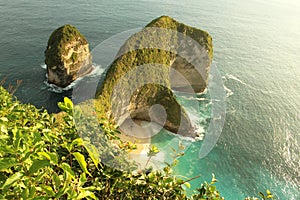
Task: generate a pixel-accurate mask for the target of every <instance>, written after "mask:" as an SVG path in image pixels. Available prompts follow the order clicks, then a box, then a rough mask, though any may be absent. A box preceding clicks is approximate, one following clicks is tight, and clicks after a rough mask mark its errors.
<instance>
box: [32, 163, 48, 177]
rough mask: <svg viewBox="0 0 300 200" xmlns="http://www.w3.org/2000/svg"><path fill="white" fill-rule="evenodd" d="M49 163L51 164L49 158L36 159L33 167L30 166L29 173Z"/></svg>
mask: <svg viewBox="0 0 300 200" xmlns="http://www.w3.org/2000/svg"><path fill="white" fill-rule="evenodd" d="M49 165H50V161H49V160H35V161H33V163H32V165H31V167H30V168H29V173H30V174H33V173H35V172H37V171H38V170H39V169H42V168H44V167H46V166H49Z"/></svg>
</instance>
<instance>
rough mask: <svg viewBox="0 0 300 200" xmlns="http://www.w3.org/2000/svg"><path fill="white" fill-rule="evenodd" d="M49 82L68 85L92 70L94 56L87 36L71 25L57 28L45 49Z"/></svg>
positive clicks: (63, 85)
mask: <svg viewBox="0 0 300 200" xmlns="http://www.w3.org/2000/svg"><path fill="white" fill-rule="evenodd" d="M45 63H46V65H47V75H48V82H49V83H51V84H55V85H57V86H59V87H66V86H68V85H69V84H70V83H72V82H73V81H74V80H76V79H77V78H78V77H80V76H83V75H85V74H87V73H89V72H90V71H91V70H92V56H91V54H90V50H89V44H88V42H87V40H86V39H85V37H84V36H83V35H82V34H81V33H80V32H79V31H78V30H77V29H76V28H75V27H74V26H71V25H64V26H62V27H60V28H58V29H56V30H55V31H54V32H53V33H52V34H51V36H50V38H49V40H48V45H47V49H46V51H45Z"/></svg>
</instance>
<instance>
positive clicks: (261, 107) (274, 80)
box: [0, 0, 300, 200]
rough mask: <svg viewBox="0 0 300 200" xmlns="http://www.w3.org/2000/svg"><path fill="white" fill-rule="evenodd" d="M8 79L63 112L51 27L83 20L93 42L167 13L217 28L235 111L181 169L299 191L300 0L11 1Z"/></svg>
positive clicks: (217, 50)
mask: <svg viewBox="0 0 300 200" xmlns="http://www.w3.org/2000/svg"><path fill="white" fill-rule="evenodd" d="M0 10H1V12H0V25H1V31H0V46H1V48H0V79H3V78H4V77H7V80H6V85H8V84H10V83H14V82H15V81H16V80H17V79H21V80H23V83H22V85H21V86H20V88H19V89H18V91H17V92H16V96H18V97H19V99H20V100H21V101H22V102H25V103H27V102H30V103H33V104H35V105H36V106H38V107H45V108H47V109H49V110H50V111H57V108H56V106H55V105H56V101H58V100H61V99H62V97H63V96H64V95H67V96H70V95H71V91H69V92H66V93H63V94H56V93H53V92H51V91H49V88H48V87H47V86H46V85H45V84H44V81H45V70H44V69H42V68H41V67H40V66H41V65H42V64H43V60H44V50H45V48H46V43H47V40H48V38H49V35H50V34H51V32H52V31H53V30H54V29H55V28H57V27H59V26H61V25H63V24H66V23H70V24H73V25H75V26H76V27H77V28H78V29H79V30H80V31H81V32H82V33H83V34H84V35H85V36H86V38H87V39H88V41H89V42H90V47H91V49H92V48H94V47H96V45H97V44H99V43H100V42H102V41H103V40H105V39H107V38H109V37H110V36H112V35H114V34H116V33H120V32H122V31H126V30H129V29H133V28H138V27H142V26H144V25H145V24H147V23H148V22H149V21H151V20H152V19H153V18H155V17H158V16H160V15H170V16H172V17H174V18H176V19H178V20H179V21H181V22H184V23H186V24H189V25H192V26H196V27H199V28H202V29H204V30H207V31H208V32H209V33H210V34H211V35H212V37H213V42H214V56H215V57H214V61H215V62H216V64H217V66H218V68H219V70H220V73H221V76H222V77H223V82H224V84H225V86H226V88H227V95H228V97H227V99H226V102H227V113H226V121H225V126H224V128H223V132H222V134H221V137H220V139H219V141H218V143H217V145H216V147H215V148H214V149H213V151H212V152H211V153H210V154H209V155H208V156H207V157H205V158H203V159H200V160H199V158H198V154H197V153H198V151H199V147H200V146H201V142H196V143H194V144H193V145H192V146H191V147H190V148H189V149H188V151H187V152H186V155H185V156H184V157H182V159H181V162H180V164H179V166H178V167H177V168H176V173H177V174H180V175H184V176H186V177H193V176H195V175H198V174H201V175H202V177H201V178H200V179H199V180H195V181H193V182H192V187H196V186H197V184H198V183H200V182H202V181H203V180H210V178H211V174H212V173H214V174H215V175H216V177H217V179H218V180H219V183H217V186H218V187H219V189H220V191H221V194H222V195H223V196H225V197H226V198H227V199H233V200H235V199H242V198H243V197H245V196H253V195H255V194H257V192H258V191H260V190H265V189H270V190H271V191H273V192H274V193H275V194H276V196H277V197H278V199H283V200H285V199H289V200H290V199H299V189H298V188H299V183H300V175H299V173H300V172H299V168H300V163H299V155H300V151H299V141H300V126H299V125H300V123H299V120H300V92H299V88H300V82H299V80H300V68H299V66H300V56H299V55H300V54H299V52H300V12H299V11H300V3H299V2H298V1H297V0H294V1H293V0H290V1H284V0H270V1H258V0H230V1H225V0H218V1H217V0H212V1H202V0H198V1H197V0H191V1H171V0H167V1H163V2H162V1H155V0H152V1H143V0H139V1H137V0H132V1H126V0H124V1H115V0H111V1H95V0H92V1H84V0H81V1H77V0H75V1H63V2H57V3H52V2H51V1H45V0H44V1H25V0H24V1H17V0H10V1H1V2H0Z"/></svg>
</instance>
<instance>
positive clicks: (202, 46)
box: [96, 16, 212, 137]
mask: <svg viewBox="0 0 300 200" xmlns="http://www.w3.org/2000/svg"><path fill="white" fill-rule="evenodd" d="M190 40H194V42H193V41H190ZM211 60H212V45H211V37H210V36H209V34H208V33H206V32H204V31H201V30H198V29H196V28H192V27H189V26H186V25H184V24H182V23H179V22H177V21H175V20H174V19H172V18H170V17H168V16H162V17H159V18H157V19H155V20H153V21H152V22H151V23H149V24H148V25H147V26H146V27H145V28H144V29H143V30H141V31H140V32H138V33H136V34H134V35H132V36H131V37H130V38H129V39H128V40H127V41H126V42H125V44H124V45H123V46H122V47H121V49H120V50H119V52H118V54H117V58H116V59H115V60H114V62H113V63H112V64H111V65H110V67H109V69H108V71H107V72H106V76H105V78H104V81H103V83H102V85H101V87H100V88H99V89H98V91H97V94H96V97H97V99H98V107H101V109H102V110H104V112H106V113H107V117H108V118H109V119H111V120H113V121H114V122H116V123H117V124H118V125H121V124H122V123H123V122H125V121H127V119H128V118H131V119H133V120H134V119H136V120H144V121H153V122H156V123H158V124H161V125H162V126H163V127H164V128H165V129H167V130H169V131H171V132H173V133H177V134H180V135H184V136H190V137H194V136H196V135H195V133H194V131H193V127H192V125H191V122H190V119H189V117H188V114H187V113H186V111H185V110H184V108H183V107H182V106H181V105H180V104H179V103H178V101H177V100H176V97H175V95H174V94H173V92H172V90H180V91H186V90H187V88H189V89H191V88H192V90H193V92H195V91H196V92H201V91H203V90H204V89H205V88H206V86H207V77H208V72H209V65H210V63H211ZM198 65H199V66H198ZM178 73H179V74H180V76H176V74H178ZM178 77H181V79H185V81H181V80H179V79H180V78H178ZM188 86H189V87H188ZM157 105H159V106H157Z"/></svg>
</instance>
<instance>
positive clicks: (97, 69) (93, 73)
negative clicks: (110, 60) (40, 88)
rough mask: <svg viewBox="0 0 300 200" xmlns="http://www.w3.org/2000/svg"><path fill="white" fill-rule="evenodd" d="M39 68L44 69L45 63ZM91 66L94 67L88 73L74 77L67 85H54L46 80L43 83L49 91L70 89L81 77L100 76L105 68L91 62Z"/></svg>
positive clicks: (61, 91) (60, 91)
mask: <svg viewBox="0 0 300 200" xmlns="http://www.w3.org/2000/svg"><path fill="white" fill-rule="evenodd" d="M41 68H43V69H46V68H47V67H46V64H41ZM93 68H94V69H93V70H92V71H91V72H90V73H89V74H87V75H85V76H82V77H79V78H77V79H76V80H75V81H73V82H72V83H71V84H70V85H68V86H67V87H64V88H62V87H59V86H57V85H55V84H50V83H48V82H47V80H46V81H44V83H45V85H46V86H47V87H48V90H49V91H51V92H55V93H63V92H64V91H68V90H70V89H72V88H73V87H74V86H76V85H77V84H78V83H79V82H80V81H81V80H82V79H84V78H86V77H97V76H99V77H100V76H101V75H102V74H103V72H104V70H105V69H103V68H102V67H101V65H97V64H95V63H93ZM45 76H46V79H48V75H47V73H46V75H45Z"/></svg>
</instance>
